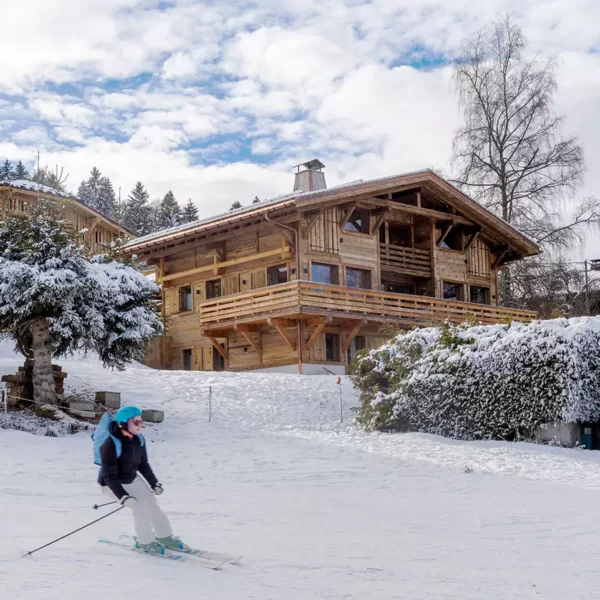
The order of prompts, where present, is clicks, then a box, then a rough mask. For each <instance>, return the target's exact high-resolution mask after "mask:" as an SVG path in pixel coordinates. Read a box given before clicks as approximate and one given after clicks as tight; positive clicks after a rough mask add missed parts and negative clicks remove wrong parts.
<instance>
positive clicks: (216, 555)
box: [120, 535, 242, 565]
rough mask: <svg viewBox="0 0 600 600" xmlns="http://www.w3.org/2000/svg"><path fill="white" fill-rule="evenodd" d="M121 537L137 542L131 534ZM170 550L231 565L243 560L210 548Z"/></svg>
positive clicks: (170, 549) (121, 537)
mask: <svg viewBox="0 0 600 600" xmlns="http://www.w3.org/2000/svg"><path fill="white" fill-rule="evenodd" d="M120 539H122V540H131V541H132V543H135V538H134V537H133V536H130V535H122V536H120ZM168 550H169V552H177V553H178V554H177V555H178V556H180V555H188V556H195V557H196V558H201V559H205V560H213V561H216V562H221V563H229V564H230V565H237V564H238V563H239V562H240V560H242V557H241V556H236V555H235V554H225V553H223V552H210V551H209V550H200V548H190V549H189V550H178V549H177V548H169V549H168Z"/></svg>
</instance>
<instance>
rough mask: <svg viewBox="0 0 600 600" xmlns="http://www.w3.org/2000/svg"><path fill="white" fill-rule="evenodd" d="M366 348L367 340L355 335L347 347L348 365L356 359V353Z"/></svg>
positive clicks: (362, 336)
mask: <svg viewBox="0 0 600 600" xmlns="http://www.w3.org/2000/svg"><path fill="white" fill-rule="evenodd" d="M366 347H367V338H365V336H364V335H357V336H356V337H355V338H354V339H353V340H352V343H351V344H350V346H349V347H348V364H351V363H352V361H353V360H354V359H355V358H356V353H357V352H358V351H359V350H364V349H365V348H366Z"/></svg>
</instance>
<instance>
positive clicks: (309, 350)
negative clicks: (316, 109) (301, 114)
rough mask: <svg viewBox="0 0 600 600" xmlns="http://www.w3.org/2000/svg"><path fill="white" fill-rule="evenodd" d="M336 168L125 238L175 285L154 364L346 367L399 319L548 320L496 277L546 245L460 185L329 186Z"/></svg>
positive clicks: (167, 297) (410, 177)
mask: <svg viewBox="0 0 600 600" xmlns="http://www.w3.org/2000/svg"><path fill="white" fill-rule="evenodd" d="M323 166H324V165H322V163H320V162H319V161H311V162H309V163H305V164H304V165H300V166H299V168H298V173H296V183H295V186H294V189H295V191H294V192H293V193H292V194H289V195H287V196H282V197H279V198H276V199H273V200H269V201H265V202H261V203H258V204H253V205H251V206H249V207H247V208H244V209H240V210H237V211H235V212H230V213H226V214H223V215H219V216H216V217H214V218H210V219H206V220H202V221H197V222H195V223H191V224H187V225H184V226H181V227H177V228H173V229H170V230H167V231H162V232H159V233H156V234H153V235H149V236H146V237H143V238H138V239H135V240H132V241H131V242H130V243H129V244H128V245H127V246H126V250H125V251H126V252H127V253H129V254H136V255H137V256H138V258H140V259H142V260H144V261H145V262H146V264H147V265H153V266H154V267H155V269H156V277H157V281H158V282H160V283H161V284H162V312H163V316H164V317H165V322H166V335H165V336H164V337H161V338H157V339H156V340H155V343H154V345H153V347H152V349H151V352H150V353H149V356H148V364H149V365H150V366H154V367H157V368H169V369H194V370H207V371H211V370H231V371H242V370H250V369H264V368H269V369H274V368H276V367H277V368H279V369H280V370H290V371H294V372H296V371H297V372H301V373H302V372H304V373H314V372H320V373H323V372H324V370H323V367H326V368H327V369H328V370H330V371H334V372H343V369H344V368H345V366H346V365H347V364H348V362H349V361H351V360H352V358H353V357H354V355H355V354H356V352H357V351H358V350H360V349H362V348H365V347H367V348H372V347H376V346H377V345H378V344H380V343H381V341H382V338H383V335H384V334H382V328H383V329H385V327H386V326H390V325H393V326H395V327H410V326H414V325H426V324H439V323H441V322H442V321H444V320H445V319H449V320H450V321H454V322H462V321H463V320H465V319H467V318H469V317H473V318H475V319H477V320H479V321H482V322H483V323H495V322H498V321H502V320H504V319H506V318H509V317H510V318H513V319H517V320H530V319H531V318H533V317H534V316H535V314H534V313H532V312H528V311H522V310H515V309H510V308H502V307H500V306H498V293H497V288H498V284H497V276H498V270H499V269H500V268H502V267H503V265H506V264H507V263H508V262H509V261H515V260H520V259H522V258H523V257H525V256H531V255H534V254H537V253H538V252H539V249H538V247H537V246H536V244H535V243H533V242H532V241H531V240H529V239H528V238H526V237H525V236H523V235H522V234H521V233H519V232H518V231H517V230H515V229H514V228H513V227H511V226H510V225H508V224H507V223H505V222H504V221H502V220H501V219H499V218H498V217H496V216H495V215H494V214H492V213H491V212H489V211H488V210H487V209H485V208H484V207H483V206H481V205H480V204H478V203H477V202H475V201H473V200H472V199H471V198H469V197H468V196H466V195H464V194H463V193H462V192H460V191H459V190H458V189H457V188H455V187H454V186H453V185H451V184H450V183H449V182H448V181H446V180H444V179H443V178H442V177H440V176H439V175H436V174H435V173H434V172H433V171H430V170H425V171H419V172H415V173H408V174H405V175H396V176H392V177H386V178H382V179H376V180H372V181H364V182H363V181H360V182H354V183H350V184H347V185H342V186H338V187H334V188H330V189H327V188H326V187H325V176H324V173H323V170H322V169H323Z"/></svg>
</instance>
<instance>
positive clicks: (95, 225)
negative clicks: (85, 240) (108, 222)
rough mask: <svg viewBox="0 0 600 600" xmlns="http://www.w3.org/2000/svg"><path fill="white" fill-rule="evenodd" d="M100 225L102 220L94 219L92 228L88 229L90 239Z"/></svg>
mask: <svg viewBox="0 0 600 600" xmlns="http://www.w3.org/2000/svg"><path fill="white" fill-rule="evenodd" d="M98 223H100V218H95V219H92V226H91V227H88V232H87V233H88V235H89V236H90V237H91V236H92V233H94V230H95V229H96V227H97V226H98Z"/></svg>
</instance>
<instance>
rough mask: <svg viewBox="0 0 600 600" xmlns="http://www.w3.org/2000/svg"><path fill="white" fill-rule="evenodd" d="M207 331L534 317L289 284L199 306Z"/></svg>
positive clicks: (491, 308) (473, 306)
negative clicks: (283, 320)
mask: <svg viewBox="0 0 600 600" xmlns="http://www.w3.org/2000/svg"><path fill="white" fill-rule="evenodd" d="M197 312H198V313H199V317H200V324H201V326H202V327H203V328H205V329H218V328H220V327H222V328H228V327H233V326H234V325H235V324H238V323H239V324H242V323H259V322H261V321H263V322H264V321H266V320H267V319H268V318H270V317H286V316H287V317H296V318H298V317H302V316H303V315H327V316H333V317H340V318H345V319H355V318H361V319H367V320H371V321H376V322H386V321H396V322H400V323H407V324H411V323H412V324H436V323H441V322H442V321H444V320H445V319H448V320H450V321H452V322H454V323H462V322H463V321H465V320H466V319H469V318H474V319H476V320H478V321H481V322H483V323H486V324H492V323H498V322H500V321H503V320H505V319H507V318H512V319H515V320H517V321H530V320H531V319H534V318H536V316H537V315H536V313H535V312H532V311H526V310H516V309H512V308H503V307H499V306H490V305H487V304H473V303H470V302H456V301H450V300H443V299H441V298H429V297H426V296H412V295H409V294H394V293H390V292H379V291H376V290H363V289H356V288H347V287H341V286H337V285H327V284H321V283H313V282H310V281H292V282H289V283H282V284H280V285H275V286H270V287H265V288H260V289H256V290H253V291H251V292H244V293H241V294H232V295H230V296H223V297H221V298H215V299H212V300H208V301H206V302H202V303H200V304H199V305H198V307H197Z"/></svg>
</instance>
